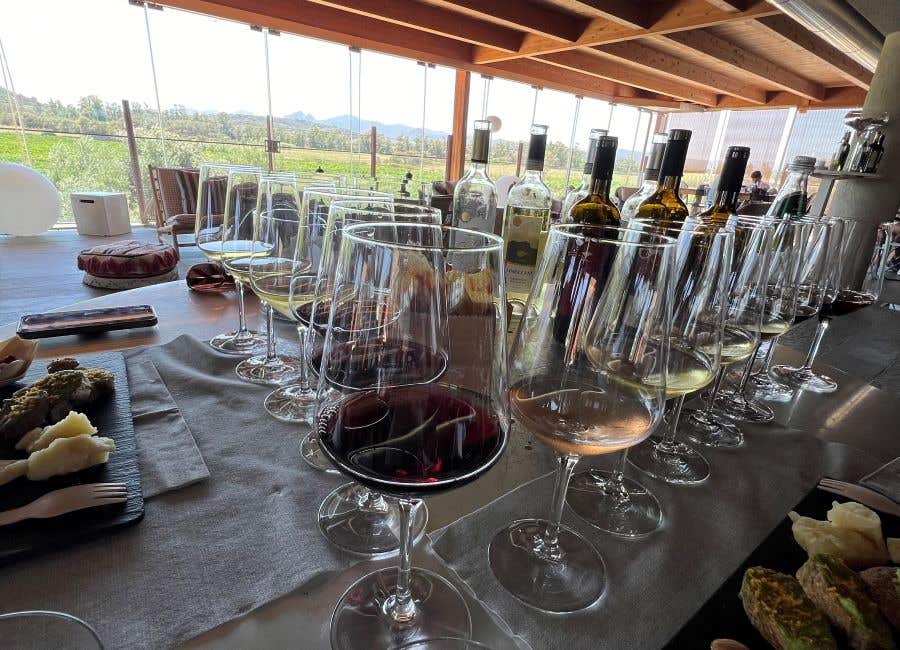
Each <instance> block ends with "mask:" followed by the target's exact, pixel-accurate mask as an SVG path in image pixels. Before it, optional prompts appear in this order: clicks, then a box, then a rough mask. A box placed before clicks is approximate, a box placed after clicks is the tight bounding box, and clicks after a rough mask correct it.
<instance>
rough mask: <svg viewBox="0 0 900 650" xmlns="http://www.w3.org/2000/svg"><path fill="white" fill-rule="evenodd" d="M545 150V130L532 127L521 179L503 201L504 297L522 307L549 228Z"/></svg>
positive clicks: (548, 194) (549, 195) (543, 126)
mask: <svg viewBox="0 0 900 650" xmlns="http://www.w3.org/2000/svg"><path fill="white" fill-rule="evenodd" d="M546 150H547V127H546V126H545V125H543V124H533V125H532V126H531V140H530V142H529V143H528V160H527V162H526V163H525V175H524V176H523V177H522V178H521V179H520V180H519V181H518V182H517V183H516V184H515V185H513V186H512V187H511V188H510V190H509V196H508V197H507V199H506V212H505V214H504V217H503V241H504V244H505V246H506V254H505V256H504V257H505V265H506V266H505V270H506V297H507V300H510V301H512V302H513V303H514V304H515V303H519V304H520V305H524V303H525V302H526V301H527V300H528V294H529V292H530V291H531V281H532V279H533V277H534V270H535V267H536V266H537V263H538V261H539V260H540V255H541V252H542V249H543V242H544V240H545V238H546V233H547V230H548V229H549V227H550V208H551V205H552V203H553V195H552V194H551V193H550V188H548V187H547V185H546V184H544V179H543V170H544V154H545V152H546ZM514 311H515V309H514Z"/></svg>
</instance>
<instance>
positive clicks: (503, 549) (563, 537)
mask: <svg viewBox="0 0 900 650" xmlns="http://www.w3.org/2000/svg"><path fill="white" fill-rule="evenodd" d="M550 525H551V524H550V522H549V521H546V520H544V519H521V520H519V521H514V522H513V523H511V524H510V525H509V526H507V527H505V528H503V529H502V530H500V531H499V532H498V533H497V534H496V535H495V536H494V539H493V540H491V545H490V548H489V549H488V557H489V560H490V565H491V570H492V571H493V572H494V577H495V578H497V581H498V582H499V583H500V584H501V585H502V586H503V587H504V588H505V589H506V590H507V591H509V592H510V593H511V594H512V595H513V596H515V597H516V598H518V599H519V600H520V601H522V602H523V603H525V604H526V605H529V606H531V607H534V608H535V609H538V610H541V611H544V612H554V613H565V612H577V611H578V610H581V609H584V608H586V607H589V606H590V605H592V604H593V603H595V602H597V600H599V599H600V597H601V596H602V595H603V591H604V590H605V589H606V568H605V567H604V565H603V558H601V557H600V554H599V553H598V552H597V550H596V549H595V548H594V547H593V546H592V545H591V543H590V542H588V541H587V540H586V539H585V538H584V537H582V536H581V535H579V534H578V533H576V532H575V531H574V530H572V529H571V528H568V527H566V526H560V528H559V533H558V535H557V538H558V545H559V554H558V556H556V559H554V558H545V557H542V556H541V555H540V553H541V550H542V549H543V547H544V544H543V540H544V534H545V531H546V530H547V527H548V526H550Z"/></svg>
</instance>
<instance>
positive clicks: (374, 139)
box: [369, 126, 378, 178]
mask: <svg viewBox="0 0 900 650" xmlns="http://www.w3.org/2000/svg"><path fill="white" fill-rule="evenodd" d="M377 164H378V130H377V129H376V128H375V127H374V126H373V127H372V128H371V129H370V130H369V176H370V177H371V178H375V171H376V166H377Z"/></svg>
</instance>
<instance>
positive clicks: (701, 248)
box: [576, 218, 734, 529]
mask: <svg viewBox="0 0 900 650" xmlns="http://www.w3.org/2000/svg"><path fill="white" fill-rule="evenodd" d="M635 221H639V220H632V222H631V223H634V222H635ZM662 232H663V233H664V234H667V235H669V236H670V237H673V238H677V239H676V241H677V244H676V249H675V251H676V252H675V269H674V276H675V280H674V284H675V290H674V291H675V292H674V297H673V302H674V305H673V308H672V328H671V330H670V332H669V365H668V372H667V374H666V384H665V390H666V399H668V400H672V405H671V408H670V411H669V416H668V423H667V426H666V429H665V431H664V433H663V435H662V436H655V437H653V438H650V439H649V440H647V441H645V442H643V443H641V444H640V445H638V446H637V447H635V448H634V449H631V450H630V453H629V458H628V460H629V461H630V462H631V464H632V465H634V466H635V467H637V468H638V469H639V470H641V471H642V472H644V473H645V474H648V475H649V476H652V477H654V478H656V479H659V480H661V481H665V482H667V483H676V484H686V483H699V482H701V481H704V480H706V478H707V477H708V476H709V462H708V461H707V460H706V458H704V457H703V455H702V454H701V453H700V452H699V451H697V450H696V449H694V448H693V447H691V446H689V445H687V444H685V443H683V442H680V441H678V440H677V439H676V438H677V434H678V422H679V419H680V416H681V409H682V407H683V406H684V400H685V398H686V396H687V395H689V394H691V393H696V392H698V391H701V390H703V389H704V388H706V386H708V385H709V384H710V383H711V382H712V381H713V380H714V379H715V377H716V375H717V374H718V372H719V368H720V367H721V356H722V340H723V335H724V326H725V315H726V313H727V311H728V280H729V277H728V272H729V270H730V269H731V260H732V255H733V251H734V233H733V232H732V231H731V230H729V229H728V228H721V229H713V228H708V227H707V226H705V225H703V224H701V223H700V222H698V221H696V220H693V219H690V218H689V219H688V220H686V221H685V223H684V225H683V226H682V227H681V228H680V229H665V230H663V231H662ZM651 380H652V378H651ZM602 506H605V507H606V509H605V510H604V509H602ZM625 506H627V502H626V503H625V504H622V505H620V504H619V503H617V499H616V497H615V493H614V495H613V498H612V499H609V500H608V504H607V503H602V504H601V507H599V508H598V509H597V510H595V511H592V509H591V508H592V504H591V503H590V502H585V503H584V507H585V510H586V512H591V513H593V514H594V517H591V518H590V519H589V521H590V522H591V523H594V524H596V523H598V522H597V521H596V520H599V523H600V524H601V527H603V528H604V529H606V527H607V526H610V525H612V526H615V525H616V523H617V522H616V516H617V515H618V512H619V511H620V510H622V509H624V507H625ZM576 512H578V510H576ZM579 514H581V513H580V512H579ZM582 516H584V515H582Z"/></svg>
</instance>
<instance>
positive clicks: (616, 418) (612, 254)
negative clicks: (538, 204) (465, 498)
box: [489, 224, 675, 613]
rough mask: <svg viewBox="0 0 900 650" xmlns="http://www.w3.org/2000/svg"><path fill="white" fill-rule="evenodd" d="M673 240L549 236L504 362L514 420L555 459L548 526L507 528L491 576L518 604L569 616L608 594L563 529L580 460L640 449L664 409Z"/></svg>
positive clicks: (586, 554) (578, 233) (581, 542)
mask: <svg viewBox="0 0 900 650" xmlns="http://www.w3.org/2000/svg"><path fill="white" fill-rule="evenodd" d="M674 248H675V243H674V240H673V239H671V238H669V237H665V236H662V235H657V234H649V233H645V232H641V231H639V230H636V229H623V228H612V227H603V226H589V225H584V224H561V225H556V226H553V227H552V228H551V229H550V232H549V235H548V238H547V244H546V248H545V252H544V255H543V257H542V259H541V262H540V264H539V266H538V269H537V272H536V275H535V278H534V283H533V284H532V288H531V294H530V295H529V297H528V301H527V303H526V305H525V309H524V311H523V314H522V320H521V322H520V324H519V328H518V330H517V333H516V339H515V343H514V344H513V348H512V353H511V355H510V398H509V399H510V411H511V413H512V415H513V417H514V418H515V419H516V423H517V424H519V425H521V426H522V427H523V428H524V429H525V430H527V431H528V433H530V434H531V435H533V436H534V437H535V438H537V439H538V440H540V441H541V442H542V443H544V444H545V445H547V446H549V447H550V448H551V449H553V450H555V451H556V454H557V460H558V464H557V475H556V480H555V488H554V493H553V501H552V507H551V510H550V513H549V517H547V518H546V519H543V518H533V517H529V518H525V519H520V520H517V521H514V522H512V523H511V524H509V525H508V526H504V527H503V528H501V529H500V531H499V532H498V533H497V534H496V536H495V537H494V538H493V540H492V541H491V544H490V549H489V558H490V566H491V570H492V571H493V573H494V576H495V577H496V578H497V581H498V582H499V583H500V584H501V585H503V587H504V588H506V590H507V591H509V592H510V593H511V594H512V595H513V596H515V597H516V598H518V599H519V600H520V601H522V602H523V603H525V604H526V605H529V606H531V607H534V608H535V609H538V610H541V611H544V612H557V613H562V612H573V611H577V610H580V609H584V608H585V607H588V606H590V605H591V604H592V603H594V602H596V601H597V599H599V598H600V596H601V595H602V594H603V591H604V589H605V587H606V572H605V569H604V566H603V560H602V559H601V557H600V555H599V554H598V553H597V551H596V549H595V548H594V547H593V545H592V544H591V543H590V542H589V541H588V540H586V539H585V538H584V537H582V535H581V534H580V533H578V532H576V531H575V530H573V529H572V528H569V527H568V526H565V525H563V524H562V523H561V520H562V515H563V508H564V506H565V503H566V492H567V489H568V486H569V480H570V478H571V476H572V471H573V469H574V468H575V464H576V463H577V462H578V461H579V459H580V458H581V457H582V456H598V455H602V454H610V453H614V452H617V451H620V450H622V449H626V448H628V447H632V446H633V445H636V444H638V443H639V442H641V441H642V440H644V439H645V438H647V436H649V435H650V434H651V433H652V432H653V430H654V429H655V428H656V427H657V426H658V425H659V423H660V422H661V420H662V414H663V410H664V407H665V391H666V370H667V365H666V363H667V358H668V352H669V330H670V326H671V301H670V298H671V296H672V293H673V292H672V289H673V285H672V276H673V265H674V263H675V256H674Z"/></svg>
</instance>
